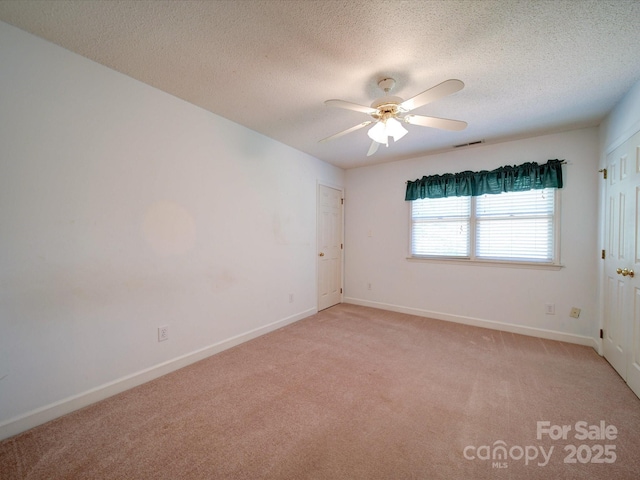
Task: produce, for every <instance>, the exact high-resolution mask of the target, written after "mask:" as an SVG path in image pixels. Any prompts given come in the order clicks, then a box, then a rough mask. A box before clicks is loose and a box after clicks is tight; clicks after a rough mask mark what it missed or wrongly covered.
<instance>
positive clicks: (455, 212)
mask: <svg viewBox="0 0 640 480" xmlns="http://www.w3.org/2000/svg"><path fill="white" fill-rule="evenodd" d="M470 199H471V197H446V198H430V199H421V200H414V201H413V202H412V208H411V216H412V220H413V221H412V223H413V229H412V235H411V245H412V253H413V255H422V256H433V255H436V256H446V257H468V256H469V238H470V230H469V215H470V212H471V202H470Z"/></svg>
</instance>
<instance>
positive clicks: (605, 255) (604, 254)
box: [602, 249, 607, 260]
mask: <svg viewBox="0 0 640 480" xmlns="http://www.w3.org/2000/svg"><path fill="white" fill-rule="evenodd" d="M605 258H607V252H605V251H604V249H603V250H602V259H603V260H604V259H605Z"/></svg>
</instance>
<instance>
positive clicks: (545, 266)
mask: <svg viewBox="0 0 640 480" xmlns="http://www.w3.org/2000/svg"><path fill="white" fill-rule="evenodd" d="M407 261H409V262H417V263H443V264H449V265H471V266H474V267H501V268H531V269H534V270H560V269H562V268H564V265H561V264H557V263H534V262H510V261H499V260H470V259H469V258H435V257H407Z"/></svg>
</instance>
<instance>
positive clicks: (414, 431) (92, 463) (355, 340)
mask: <svg viewBox="0 0 640 480" xmlns="http://www.w3.org/2000/svg"><path fill="white" fill-rule="evenodd" d="M537 422H548V424H547V425H548V430H547V431H549V432H550V433H551V434H555V433H556V432H560V431H561V428H562V426H564V425H566V426H569V427H570V428H571V430H569V431H567V435H566V437H567V438H566V439H562V438H557V437H556V439H552V438H550V436H549V435H548V434H542V435H541V438H540V439H538V438H537ZM579 422H585V423H584V424H582V423H579ZM601 422H605V429H604V430H605V433H606V434H607V435H608V436H609V438H608V439H607V438H605V439H601V438H598V439H589V438H585V439H581V438H580V437H581V434H582V431H583V430H587V432H588V433H591V434H592V435H594V436H596V435H599V434H600V433H602V432H599V430H600V426H601ZM576 424H577V429H576ZM583 426H584V427H585V428H582V427H583ZM608 426H611V427H608ZM613 429H615V430H617V433H615V434H614V433H613ZM576 435H578V438H576ZM614 437H615V438H614ZM567 445H573V447H571V446H569V447H567ZM497 447H503V448H504V450H502V449H500V448H497ZM541 449H542V450H541ZM505 451H506V456H503V457H501V456H500V455H504V452H505ZM493 454H496V455H498V456H497V457H496V459H491V458H489V459H487V457H491V456H492V455H493ZM566 460H569V461H571V460H575V463H565V461H566ZM0 478H2V479H18V478H29V479H36V478H37V479H40V478H48V479H49V478H50V479H65V478H87V479H183V478H185V479H263V478H268V479H332V480H333V479H485V478H497V479H537V478H549V479H551V478H553V479H558V478H563V479H574V478H576V479H577V478H584V479H587V478H588V479H600V478H601V479H608V480H613V479H637V478H640V400H639V399H638V398H637V397H636V396H635V395H634V394H633V393H632V392H631V391H630V390H629V389H628V388H627V386H626V385H625V383H624V382H623V381H622V380H621V378H620V377H619V376H618V375H617V374H616V373H615V372H614V371H613V369H612V368H611V367H610V366H609V365H608V364H607V362H606V361H605V360H603V359H602V358H601V357H599V356H598V355H597V354H596V353H595V352H594V351H593V349H591V348H588V347H582V346H577V345H571V344H566V343H561V342H554V341H548V340H541V339H537V338H532V337H526V336H520V335H513V334H509V333H503V332H498V331H493V330H485V329H481V328H474V327H467V326H463V325H457V324H453V323H447V322H441V321H436V320H429V319H424V318H419V317H414V316H410V315H403V314H397V313H392V312H386V311H381V310H375V309H370V308H365V307H359V306H354V305H347V304H343V305H338V306H336V307H333V308H331V309H328V310H325V311H323V312H320V313H319V314H317V315H314V316H312V317H309V318H307V319H305V320H302V321H300V322H297V323H295V324H293V325H290V326H288V327H286V328H283V329H281V330H278V331H276V332H273V333H271V334H268V335H265V336H263V337H260V338H258V339H256V340H253V341H251V342H248V343H245V344H243V345H240V346H238V347H235V348H233V349H230V350H227V351H225V352H223V353H220V354H218V355H215V356H213V357H210V358H208V359H206V360H203V361H201V362H199V363H196V364H194V365H191V366H189V367H187V368H184V369H182V370H180V371H177V372H174V373H172V374H169V375H166V376H164V377H162V378H160V379H157V380H155V381H153V382H150V383H147V384H145V385H142V386H140V387H138V388H135V389H132V390H130V391H127V392H125V393H123V394H120V395H117V396H115V397H112V398H110V399H107V400H105V401H103V402H100V403H98V404H95V405H92V406H90V407H87V408H85V409H83V410H80V411H78V412H74V413H72V414H70V415H67V416H65V417H62V418H60V419H57V420H54V421H52V422H49V423H47V424H45V425H42V426H40V427H37V428H35V429H33V430H30V431H28V432H25V433H23V434H21V435H18V436H16V437H13V438H10V439H8V440H5V441H4V442H2V443H0Z"/></svg>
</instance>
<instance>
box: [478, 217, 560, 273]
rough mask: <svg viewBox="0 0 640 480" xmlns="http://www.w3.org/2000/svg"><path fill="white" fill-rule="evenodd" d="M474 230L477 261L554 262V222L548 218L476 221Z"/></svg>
mask: <svg viewBox="0 0 640 480" xmlns="http://www.w3.org/2000/svg"><path fill="white" fill-rule="evenodd" d="M477 229H478V231H477V246H476V247H477V256H478V257H479V258H493V259H509V260H529V261H540V262H551V261H552V260H553V219H552V218H550V217H543V218H517V217H514V218H503V219H499V220H487V221H480V220H479V221H478V223H477Z"/></svg>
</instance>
